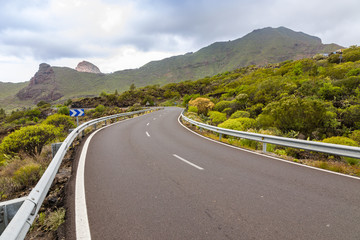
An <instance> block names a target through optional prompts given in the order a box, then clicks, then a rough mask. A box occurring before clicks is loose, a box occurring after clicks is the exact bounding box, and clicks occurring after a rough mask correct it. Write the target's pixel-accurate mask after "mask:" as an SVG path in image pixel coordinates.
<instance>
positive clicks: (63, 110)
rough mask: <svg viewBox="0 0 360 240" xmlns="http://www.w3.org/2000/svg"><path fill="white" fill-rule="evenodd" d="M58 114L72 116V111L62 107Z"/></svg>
mask: <svg viewBox="0 0 360 240" xmlns="http://www.w3.org/2000/svg"><path fill="white" fill-rule="evenodd" d="M58 114H64V115H70V109H69V108H68V107H66V106H64V107H60V108H59V110H58Z"/></svg>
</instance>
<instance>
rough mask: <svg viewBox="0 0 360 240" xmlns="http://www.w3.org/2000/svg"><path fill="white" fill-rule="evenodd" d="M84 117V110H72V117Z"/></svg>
mask: <svg viewBox="0 0 360 240" xmlns="http://www.w3.org/2000/svg"><path fill="white" fill-rule="evenodd" d="M84 115H85V111H84V109H70V117H80V116H84Z"/></svg>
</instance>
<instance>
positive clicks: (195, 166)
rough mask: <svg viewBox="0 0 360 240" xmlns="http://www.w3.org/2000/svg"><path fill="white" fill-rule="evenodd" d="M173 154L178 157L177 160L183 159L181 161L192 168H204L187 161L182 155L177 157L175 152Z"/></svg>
mask: <svg viewBox="0 0 360 240" xmlns="http://www.w3.org/2000/svg"><path fill="white" fill-rule="evenodd" d="M173 156H174V157H176V158H177V159H179V160H181V161H183V162H185V163H187V164H189V165H191V166H193V167H194V168H197V169H199V170H204V169H203V168H202V167H199V166H198V165H196V164H194V163H192V162H190V161H188V160H186V159H184V158H182V157H179V156H178V155H176V154H173Z"/></svg>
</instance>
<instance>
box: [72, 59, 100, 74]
mask: <svg viewBox="0 0 360 240" xmlns="http://www.w3.org/2000/svg"><path fill="white" fill-rule="evenodd" d="M75 70H76V71H78V72H88V73H101V72H100V69H99V68H98V67H97V66H95V65H94V64H92V63H90V62H87V61H82V62H80V63H79V64H78V65H77V67H76V68H75Z"/></svg>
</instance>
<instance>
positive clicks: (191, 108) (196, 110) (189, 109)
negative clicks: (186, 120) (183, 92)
mask: <svg viewBox="0 0 360 240" xmlns="http://www.w3.org/2000/svg"><path fill="white" fill-rule="evenodd" d="M188 112H193V113H198V108H197V107H195V106H189V108H188Z"/></svg>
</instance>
